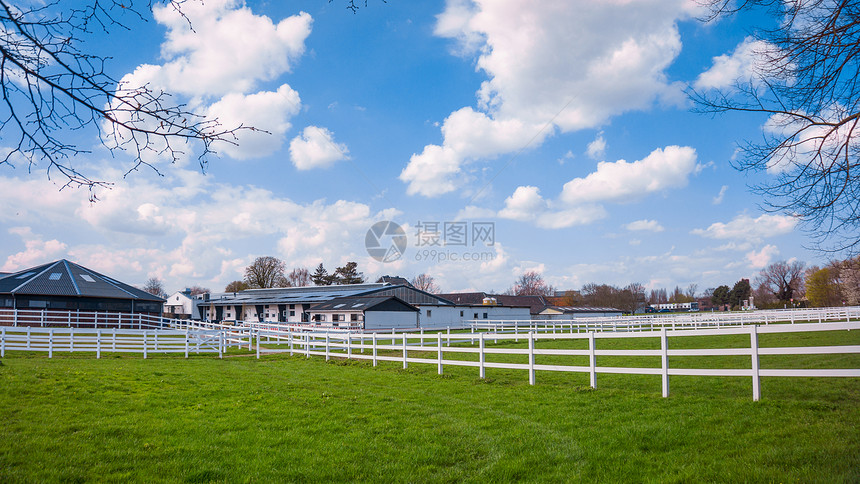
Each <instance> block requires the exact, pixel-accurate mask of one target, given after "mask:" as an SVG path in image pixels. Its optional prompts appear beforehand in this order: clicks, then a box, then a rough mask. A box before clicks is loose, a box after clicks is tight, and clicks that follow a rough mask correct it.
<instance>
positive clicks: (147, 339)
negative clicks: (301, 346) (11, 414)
mask: <svg viewBox="0 0 860 484" xmlns="http://www.w3.org/2000/svg"><path fill="white" fill-rule="evenodd" d="M252 341H253V340H252V337H251V333H250V331H247V330H246V331H244V332H243V331H228V330H225V329H221V330H203V329H196V330H185V331H180V330H175V329H151V330H149V329H141V330H138V329H118V328H104V329H91V328H32V327H5V326H0V357H5V356H6V352H7V351H35V352H47V353H48V357H49V358H52V357H53V356H54V353H55V352H69V353H74V352H92V353H95V354H96V358H101V354H102V353H103V352H108V353H137V354H142V355H143V357H144V358H146V357H147V356H148V355H150V354H153V353H184V354H185V357H186V358H187V357H188V355H189V354H190V353H218V355H219V356H223V353H224V352H225V351H227V349H228V348H247V349H251V347H252Z"/></svg>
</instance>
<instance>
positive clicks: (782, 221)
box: [692, 214, 797, 241]
mask: <svg viewBox="0 0 860 484" xmlns="http://www.w3.org/2000/svg"><path fill="white" fill-rule="evenodd" d="M796 226H797V219H796V218H794V217H789V216H787V215H769V214H764V215H761V216H759V217H758V218H752V217H750V216H749V215H747V214H741V215H738V216H737V217H735V218H733V219H732V220H731V221H729V222H727V223H722V222H715V223H713V224H711V225H710V226H709V227H708V228H707V229H695V230H693V231H692V233H693V234H696V235H701V236H702V237H707V238H710V239H737V240H754V241H760V240H763V239H766V238H769V237H775V236H778V235H784V234H788V233H791V232H792V231H793V230H794V228H795V227H796Z"/></svg>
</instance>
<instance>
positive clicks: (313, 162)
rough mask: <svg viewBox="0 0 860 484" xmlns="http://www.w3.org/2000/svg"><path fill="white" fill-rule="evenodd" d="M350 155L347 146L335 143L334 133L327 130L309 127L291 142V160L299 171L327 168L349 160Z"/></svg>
mask: <svg viewBox="0 0 860 484" xmlns="http://www.w3.org/2000/svg"><path fill="white" fill-rule="evenodd" d="M348 154H349V150H348V149H347V147H346V145H344V144H338V143H335V141H334V133H332V132H331V131H329V130H327V129H326V128H318V127H316V126H308V127H306V128H305V129H304V131H303V132H302V134H301V135H300V136H296V137H295V138H293V140H292V141H290V159H291V160H292V161H293V164H294V165H295V166H296V168H298V169H299V170H310V169H312V168H326V167H329V166H331V165H333V164H334V163H335V162H337V161H340V160H346V159H349V156H348Z"/></svg>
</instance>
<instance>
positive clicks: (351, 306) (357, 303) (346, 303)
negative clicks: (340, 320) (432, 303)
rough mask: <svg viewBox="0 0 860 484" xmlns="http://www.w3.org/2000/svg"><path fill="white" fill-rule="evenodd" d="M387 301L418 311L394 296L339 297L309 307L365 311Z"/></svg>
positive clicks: (324, 309) (327, 309) (319, 309)
mask: <svg viewBox="0 0 860 484" xmlns="http://www.w3.org/2000/svg"><path fill="white" fill-rule="evenodd" d="M389 301H394V302H395V303H398V304H401V305H403V306H407V307H408V308H410V309H411V310H413V311H418V308H416V307H415V306H413V305H411V304H409V303H407V302H406V301H404V300H402V299H400V298H398V297H395V296H353V297H339V298H335V299H332V300H331V301H326V302H324V303H320V304H316V305H314V306H312V307H311V311H367V310H369V309H372V308H373V307H375V306H379V305H380V304H383V303H386V302H389Z"/></svg>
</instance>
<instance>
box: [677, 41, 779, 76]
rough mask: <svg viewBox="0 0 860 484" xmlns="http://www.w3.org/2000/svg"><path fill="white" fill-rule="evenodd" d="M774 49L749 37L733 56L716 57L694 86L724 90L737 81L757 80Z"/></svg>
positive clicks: (736, 48) (736, 49) (738, 46)
mask: <svg viewBox="0 0 860 484" xmlns="http://www.w3.org/2000/svg"><path fill="white" fill-rule="evenodd" d="M772 50H773V47H772V46H771V45H770V44H768V43H767V42H763V41H760V40H755V39H753V38H752V37H747V38H746V39H744V41H743V42H741V43H740V44H738V45H737V47H735V50H734V51H733V52H732V53H731V54H724V55H721V56H717V57H714V59H713V65H712V66H711V67H710V68H709V69H708V70H706V71H705V72H702V73H701V74H699V77H698V78H697V79H696V82H695V83H694V86H695V87H696V88H697V89H723V88H727V87H731V86H733V85H734V84H735V81H737V80H740V81H742V82H743V81H749V80H755V78H757V74H756V71H757V69H758V67H759V66H760V65H762V61H763V60H764V58H765V56H766V55H767V54H768V52H771V51H772Z"/></svg>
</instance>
